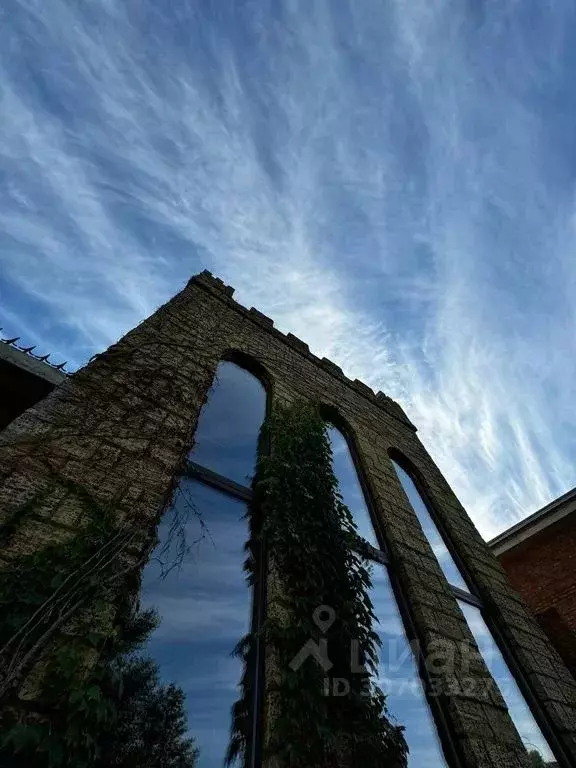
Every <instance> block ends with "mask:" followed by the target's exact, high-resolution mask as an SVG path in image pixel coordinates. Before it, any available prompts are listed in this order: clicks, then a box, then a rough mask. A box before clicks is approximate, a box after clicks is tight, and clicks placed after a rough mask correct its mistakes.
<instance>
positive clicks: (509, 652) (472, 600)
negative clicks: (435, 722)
mask: <svg viewBox="0 0 576 768" xmlns="http://www.w3.org/2000/svg"><path fill="white" fill-rule="evenodd" d="M388 459H389V460H390V462H391V463H392V462H395V463H396V464H398V466H399V467H401V468H402V469H403V470H404V472H405V473H406V474H407V475H408V476H409V477H410V479H411V480H412V482H413V483H414V486H415V487H416V491H417V492H418V493H419V495H420V498H421V499H422V502H423V503H424V506H425V507H426V509H427V511H428V514H429V515H430V518H431V520H432V522H433V523H434V525H435V526H436V528H437V530H438V533H439V534H440V537H441V539H442V541H443V543H444V544H445V546H446V548H447V549H448V552H449V553H450V555H451V556H452V559H453V560H454V562H455V564H456V567H457V568H458V570H459V571H460V574H461V576H462V578H463V579H464V581H465V582H466V584H468V587H469V589H470V592H465V591H464V590H462V589H460V588H459V587H456V586H454V585H452V584H450V582H448V585H449V587H450V590H451V592H452V595H453V597H454V598H455V599H456V600H457V601H458V600H462V601H463V602H465V603H469V604H470V605H473V606H475V607H476V608H478V609H479V611H480V614H481V616H482V619H483V620H484V622H485V624H486V626H487V627H488V631H489V632H490V635H491V637H492V640H493V642H494V644H495V645H496V647H497V648H498V650H499V651H500V653H501V654H502V657H503V658H504V661H505V663H506V665H507V667H508V669H509V671H510V674H511V675H512V677H513V678H514V680H515V682H516V684H517V686H518V688H519V690H520V693H521V694H522V696H523V698H524V700H525V702H526V704H527V706H528V709H529V711H530V712H531V713H532V716H533V718H534V721H535V722H536V725H537V726H538V728H539V729H540V731H541V733H542V735H543V736H544V738H545V739H546V741H547V742H548V746H549V747H550V749H551V750H552V752H553V753H554V757H555V759H556V760H557V761H558V764H559V766H560V767H561V768H571V761H570V758H569V756H568V755H567V753H566V751H565V749H564V747H563V745H562V742H561V740H560V738H559V736H558V734H557V732H556V730H555V728H554V725H553V723H552V721H551V719H550V718H549V716H548V714H547V713H546V711H545V709H544V707H543V706H542V704H541V703H540V701H539V699H538V697H537V696H536V694H535V692H534V690H533V689H532V686H531V685H530V683H529V681H528V678H527V675H526V673H525V672H524V669H523V666H522V664H521V663H520V661H519V659H518V657H517V655H516V653H515V652H514V649H513V647H512V644H511V643H510V642H509V641H508V638H507V637H506V635H505V632H504V631H503V629H502V627H501V626H500V622H499V621H498V618H497V617H496V616H495V615H494V608H493V606H492V605H491V603H490V599H489V598H488V600H486V599H483V598H482V597H480V596H479V594H478V592H479V590H478V588H477V587H476V586H473V585H474V579H473V578H472V577H471V575H470V572H469V571H468V569H467V567H466V565H465V564H464V563H463V561H462V558H461V557H460V553H459V552H458V550H457V549H456V547H455V545H454V542H453V541H452V538H451V536H449V535H448V531H447V530H446V526H445V525H444V523H443V521H442V520H441V519H440V516H439V515H438V512H437V510H436V505H435V502H434V501H433V495H432V493H431V492H430V490H429V489H428V486H427V483H426V482H425V480H424V478H423V477H422V475H421V473H420V472H419V470H418V469H417V468H416V467H415V466H414V465H413V464H412V462H411V461H410V460H409V459H408V458H407V457H406V456H405V455H404V454H403V453H401V452H400V451H399V450H398V449H396V448H390V449H389V450H388ZM392 469H393V470H394V466H393V465H392ZM394 474H395V475H396V477H397V480H398V483H399V484H400V486H401V487H402V491H403V492H404V495H405V496H406V500H407V502H408V505H409V506H410V508H411V509H413V507H412V504H411V502H410V499H409V498H408V496H407V494H406V491H405V490H404V487H403V485H402V482H401V480H400V477H398V475H397V473H396V470H394ZM413 511H414V514H416V512H415V510H413ZM445 578H446V581H448V579H447V577H446V576H445ZM466 623H467V622H466ZM495 682H496V685H498V681H496V680H495ZM510 719H512V716H511V715H510ZM512 723H513V725H514V727H515V728H516V723H515V722H514V720H512ZM516 730H518V729H517V728H516Z"/></svg>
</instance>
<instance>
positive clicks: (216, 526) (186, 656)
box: [142, 480, 251, 768]
mask: <svg viewBox="0 0 576 768" xmlns="http://www.w3.org/2000/svg"><path fill="white" fill-rule="evenodd" d="M244 514H245V507H244V504H242V503H241V502H240V501H237V500H235V499H233V498H230V497H228V496H225V495H222V494H221V493H219V492H218V491H216V490H214V489H212V488H209V487H206V486H203V485H201V484H200V483H198V482H196V481H194V480H185V481H184V482H183V484H182V487H181V490H180V492H179V493H178V494H177V498H176V500H175V503H174V504H173V507H172V509H171V510H170V511H169V512H167V513H166V515H165V516H164V518H163V519H162V522H161V524H160V526H159V530H158V536H159V539H160V543H159V544H158V546H157V547H156V549H155V551H154V553H153V554H152V557H151V559H150V562H149V563H148V565H147V566H146V568H145V570H144V575H143V586H142V606H143V607H146V608H148V607H151V606H153V607H155V608H156V609H157V610H158V613H159V614H160V618H161V623H160V626H159V627H158V628H157V629H156V630H155V631H154V632H153V633H152V635H151V637H150V640H149V641H148V643H147V645H146V647H145V652H147V653H148V654H149V655H150V656H152V657H153V658H154V659H155V660H156V662H157V663H158V665H159V668H160V675H161V679H162V682H164V683H169V682H173V683H176V684H177V685H178V686H180V687H181V688H182V689H183V690H184V692H185V694H186V706H187V713H188V725H189V729H190V732H189V735H190V736H193V737H194V738H195V739H196V745H197V746H198V748H199V749H200V757H199V761H198V764H197V768H221V767H222V765H223V761H224V756H225V753H226V748H227V745H228V737H229V732H230V724H231V714H230V711H231V707H232V705H233V703H234V702H235V701H236V700H237V698H238V696H239V690H238V684H239V682H240V678H241V675H242V662H241V661H240V660H239V659H236V658H233V657H232V656H231V655H230V654H231V652H232V650H233V649H234V647H235V645H236V643H237V642H238V640H240V638H241V637H242V636H243V635H244V634H245V633H246V632H247V631H248V627H249V621H250V613H251V611H250V604H251V593H250V590H249V588H248V586H247V583H246V580H245V576H244V573H243V563H244V560H245V557H246V555H245V552H244V543H245V541H246V538H247V524H246V520H245V519H243V515H244ZM182 533H183V534H184V539H183V537H182ZM184 540H185V543H186V550H187V551H186V552H185V554H184V557H183V558H179V553H181V548H182V543H183V541H184ZM179 560H181V562H180V564H179Z"/></svg>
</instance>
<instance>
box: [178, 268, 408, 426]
mask: <svg viewBox="0 0 576 768" xmlns="http://www.w3.org/2000/svg"><path fill="white" fill-rule="evenodd" d="M188 285H197V286H200V287H201V288H203V289H204V290H208V291H209V292H210V293H212V294H214V295H216V296H218V297H219V298H220V299H221V300H222V301H224V302H226V303H227V304H228V305H229V306H231V307H233V308H234V309H235V310H236V311H237V312H240V313H241V314H243V315H245V316H246V317H248V318H249V319H250V320H252V321H253V322H254V323H257V324H258V325H260V326H262V327H263V328H265V329H266V330H267V331H268V332H269V333H272V334H273V335H274V336H275V337H276V338H277V339H280V340H281V341H283V342H284V343H285V344H288V346H290V347H292V349H294V350H296V351H297V352H299V353H300V354H301V355H303V356H304V357H307V358H308V359H309V360H311V361H313V362H314V363H316V364H317V365H319V366H320V367H321V368H323V369H324V370H325V371H327V372H328V373H330V374H331V375H332V376H335V377H336V378H338V379H340V380H341V381H344V382H345V383H346V384H347V385H348V386H349V387H351V388H352V389H354V390H355V391H356V392H358V393H359V394H361V395H363V396H364V397H366V398H368V399H369V400H370V402H372V403H373V404H374V405H376V406H378V407H379V408H382V409H383V410H385V411H386V412H387V413H388V414H390V415H391V416H393V417H394V418H396V419H398V420H399V421H401V422H403V423H404V424H405V425H407V426H408V427H410V429H412V430H414V432H416V427H415V426H414V425H413V424H412V422H411V421H410V419H409V418H408V416H406V414H405V413H404V410H403V409H402V407H401V406H400V405H399V404H398V403H397V402H396V401H395V400H392V398H390V397H388V395H386V394H385V393H384V392H374V390H373V389H371V388H370V387H369V386H368V385H367V384H365V383H364V382H363V381H360V380H359V379H354V380H352V379H349V378H348V377H346V376H345V375H344V372H343V371H342V369H341V368H340V366H338V365H336V363H334V362H332V361H331V360H328V358H326V357H323V358H319V357H317V356H316V355H314V354H313V353H312V352H310V348H309V347H308V344H306V342H304V341H302V340H301V339H299V338H298V337H297V336H294V334H292V333H288V334H284V333H282V332H281V331H279V330H278V329H277V328H275V326H274V320H272V319H271V318H270V317H267V316H266V315H264V314H263V313H262V312H260V311H259V310H258V309H256V308H255V307H250V309H247V308H246V307H244V306H243V305H242V304H240V303H239V302H237V301H236V300H235V299H234V298H233V296H234V288H232V286H230V285H226V284H225V283H224V281H223V280H221V279H220V278H219V277H214V275H213V274H212V273H211V272H209V271H208V270H207V269H205V270H204V271H203V272H200V273H199V274H197V275H194V276H193V277H191V278H190V280H189V281H188Z"/></svg>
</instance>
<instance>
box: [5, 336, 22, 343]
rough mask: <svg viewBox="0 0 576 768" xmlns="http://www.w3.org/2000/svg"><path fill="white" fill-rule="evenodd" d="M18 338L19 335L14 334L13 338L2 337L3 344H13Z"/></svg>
mask: <svg viewBox="0 0 576 768" xmlns="http://www.w3.org/2000/svg"><path fill="white" fill-rule="evenodd" d="M19 339H20V336H14V338H13V339H2V341H3V342H4V344H14V343H15V342H16V341H18V340H19Z"/></svg>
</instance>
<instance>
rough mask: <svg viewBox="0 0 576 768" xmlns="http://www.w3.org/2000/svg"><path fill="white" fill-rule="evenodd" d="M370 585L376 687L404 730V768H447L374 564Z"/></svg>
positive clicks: (388, 592)
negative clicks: (377, 641)
mask: <svg viewBox="0 0 576 768" xmlns="http://www.w3.org/2000/svg"><path fill="white" fill-rule="evenodd" d="M372 582H373V587H372V589H371V591H370V598H371V600H372V603H373V605H374V612H375V614H376V616H377V617H378V620H379V622H380V623H379V624H377V625H376V627H375V629H376V631H377V633H378V635H379V637H380V639H381V641H382V646H381V648H380V664H379V668H378V685H379V686H380V688H382V690H383V691H384V693H385V694H386V696H387V703H388V709H389V712H390V715H391V716H392V719H393V720H395V721H396V722H397V724H398V725H404V726H405V728H406V730H405V731H404V736H405V738H406V742H407V744H408V747H409V748H410V753H409V755H408V766H409V768H430V766H447V762H446V759H445V757H444V753H443V752H442V748H441V746H440V742H439V740H438V734H437V732H436V726H435V723H434V720H433V719H432V715H431V712H430V709H429V707H428V702H427V701H426V697H425V695H424V691H423V689H422V682H421V680H420V675H419V673H418V669H417V666H416V662H415V659H414V654H413V652H412V649H411V648H410V645H409V643H408V639H407V637H406V634H405V633H404V627H403V625H402V620H401V618H400V614H399V611H398V606H397V605H396V600H395V597H394V593H393V591H392V587H391V585H390V578H389V576H388V571H387V569H386V568H384V567H383V566H380V565H376V564H375V565H374V566H373V576H372Z"/></svg>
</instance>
